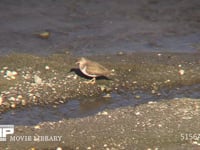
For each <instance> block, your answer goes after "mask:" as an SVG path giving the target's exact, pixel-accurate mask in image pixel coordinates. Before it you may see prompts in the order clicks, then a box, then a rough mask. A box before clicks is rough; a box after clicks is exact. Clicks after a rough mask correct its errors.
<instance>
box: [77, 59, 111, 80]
mask: <svg viewBox="0 0 200 150" xmlns="http://www.w3.org/2000/svg"><path fill="white" fill-rule="evenodd" d="M76 64H79V69H80V70H81V72H82V73H83V74H85V75H86V76H89V77H92V80H90V81H87V82H86V83H92V84H94V83H96V77H100V76H105V77H108V76H109V75H113V73H112V72H111V71H110V70H108V69H107V68H105V67H104V66H102V65H100V64H99V63H97V62H95V61H91V60H89V59H86V58H84V57H81V58H80V59H79V60H78V61H77V62H76Z"/></svg>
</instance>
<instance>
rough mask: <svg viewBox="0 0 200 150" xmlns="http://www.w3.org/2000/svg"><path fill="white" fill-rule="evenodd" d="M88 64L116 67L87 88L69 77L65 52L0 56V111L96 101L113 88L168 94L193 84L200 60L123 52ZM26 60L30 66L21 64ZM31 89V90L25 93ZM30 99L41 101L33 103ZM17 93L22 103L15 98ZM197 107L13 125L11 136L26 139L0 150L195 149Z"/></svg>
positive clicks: (156, 106)
mask: <svg viewBox="0 0 200 150" xmlns="http://www.w3.org/2000/svg"><path fill="white" fill-rule="evenodd" d="M89 58H91V59H94V60H96V61H98V62H100V63H102V64H103V65H105V66H107V67H108V68H110V69H115V72H116V73H117V75H116V76H115V77H114V78H112V80H105V79H99V80H97V84H96V85H93V86H92V85H86V84H83V81H86V80H88V79H87V78H85V77H84V76H81V75H80V74H78V73H77V72H76V71H75V72H74V71H72V72H68V71H69V70H71V68H74V67H76V66H74V62H75V60H76V57H73V56H72V55H69V54H65V55H64V54H59V55H53V56H49V57H38V56H32V55H21V54H20V55H19V54H14V55H10V56H6V57H2V59H1V68H2V70H3V71H2V73H1V76H0V79H1V84H2V86H1V96H2V97H3V101H2V104H1V107H0V108H1V113H4V112H6V111H10V110H12V109H16V108H17V109H20V108H21V107H22V108H24V107H27V106H33V105H45V104H47V103H48V104H56V103H63V102H66V101H69V100H70V99H71V98H75V97H79V98H81V97H84V98H85V99H87V97H91V96H96V97H99V96H102V94H105V93H111V92H113V91H120V90H126V91H129V92H131V91H132V92H134V90H136V89H142V90H144V91H145V90H146V91H150V92H152V94H159V90H160V89H162V88H168V89H170V88H174V87H180V86H183V85H194V84H199V82H200V71H199V69H200V68H199V63H200V62H199V54H176V53H133V54H124V53H122V54H116V55H107V56H103V55H102V56H93V57H89ZM27 60H29V61H28V62H29V63H28V64H26V65H22V64H25V62H27ZM5 65H6V66H5ZM46 66H48V67H49V68H48V67H46ZM4 67H7V68H4ZM30 67H31V68H30ZM8 70H9V71H13V70H16V72H17V75H13V76H15V78H13V77H11V76H8V75H7V71H8ZM52 70H53V71H52ZM181 70H182V71H181ZM27 74H28V75H29V76H27ZM5 75H7V76H5ZM35 75H37V76H38V77H40V78H41V81H42V83H38V82H39V81H36V80H35V78H34V77H35ZM24 77H29V78H28V79H27V78H24ZM52 81H54V82H52ZM63 81H65V84H64V83H63ZM50 84H52V86H49V85H50ZM27 85H29V86H28V87H27ZM66 87H68V88H66ZM102 87H103V90H102ZM53 88H54V90H53ZM16 89H17V90H16ZM30 89H34V90H32V91H28V90H30ZM77 89H78V90H77ZM49 90H51V91H56V93H53V92H49ZM5 91H6V92H5ZM16 91H17V92H16ZM20 92H21V93H20ZM36 93H38V94H39V95H40V97H39V96H38V97H36V99H34V98H33V96H34V95H36ZM42 93H46V94H44V95H42ZM63 93H67V95H65V94H63ZM25 94H29V95H25ZM52 94H53V96H52ZM5 95H6V96H5ZM19 95H21V96H22V97H18V96H19ZM54 96H56V97H57V98H55V97H54ZM62 96H64V97H62ZM11 97H14V98H15V99H11ZM24 101H25V102H26V103H23V102H24ZM61 101H62V102H61ZM13 104H15V105H13ZM13 106H15V107H13ZM199 107H200V102H199V99H189V98H179V99H171V100H170V99H168V100H166V99H163V101H160V102H149V103H146V104H141V105H139V106H137V107H131V106H128V107H121V108H116V109H113V110H104V111H103V112H99V113H98V114H96V115H94V116H88V117H83V118H76V119H63V120H60V121H58V122H42V123H39V124H37V125H35V126H15V133H14V134H13V135H12V136H18V137H19V136H31V137H32V139H31V141H7V142H4V143H3V145H0V148H1V149H8V150H12V149H15V150H16V149H31V148H32V149H56V148H58V147H60V148H62V149H81V150H82V149H83V150H84V149H107V150H108V149H113V150H114V149H148V148H151V149H195V148H198V146H199V140H198V137H197V136H198V135H199V127H200V124H199V121H198V120H199V119H200V118H199V111H200V110H199ZM194 124H195V125H194ZM189 135H190V136H189ZM34 136H35V137H38V136H41V137H42V136H47V138H49V140H52V139H51V138H53V137H54V136H59V137H61V141H38V139H35V140H36V141H33V140H34V138H33V137H34ZM8 138H9V137H8ZM39 140H42V139H39ZM46 140H48V139H46ZM54 140H56V139H54Z"/></svg>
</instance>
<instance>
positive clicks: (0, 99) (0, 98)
mask: <svg viewBox="0 0 200 150" xmlns="http://www.w3.org/2000/svg"><path fill="white" fill-rule="evenodd" d="M2 102H3V98H2V96H0V105H1V104H2Z"/></svg>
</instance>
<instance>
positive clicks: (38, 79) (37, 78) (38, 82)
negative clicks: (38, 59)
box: [34, 75, 42, 84]
mask: <svg viewBox="0 0 200 150" xmlns="http://www.w3.org/2000/svg"><path fill="white" fill-rule="evenodd" d="M34 81H35V83H36V84H41V83H42V79H41V78H40V77H39V76H37V75H34Z"/></svg>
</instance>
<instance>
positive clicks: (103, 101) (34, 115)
mask: <svg viewBox="0 0 200 150" xmlns="http://www.w3.org/2000/svg"><path fill="white" fill-rule="evenodd" d="M199 91H200V84H197V85H193V86H184V87H180V88H175V89H171V90H168V89H163V90H161V91H160V93H159V94H152V93H151V92H148V91H139V90H137V91H134V92H132V93H130V92H125V91H121V92H119V93H115V92H114V93H112V94H111V98H103V97H99V98H88V99H81V100H78V99H74V100H70V101H68V102H66V103H64V104H59V105H54V106H52V105H47V106H33V107H26V108H21V109H15V110H12V111H9V112H7V113H4V114H1V116H0V124H15V125H35V124H38V123H39V122H44V121H59V120H61V119H63V118H77V117H85V116H89V115H93V114H96V113H98V112H102V111H103V110H105V109H115V108H118V107H123V106H137V105H140V104H143V103H147V102H149V101H160V100H170V99H174V98H177V99H179V98H191V99H196V98H200V93H199Z"/></svg>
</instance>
